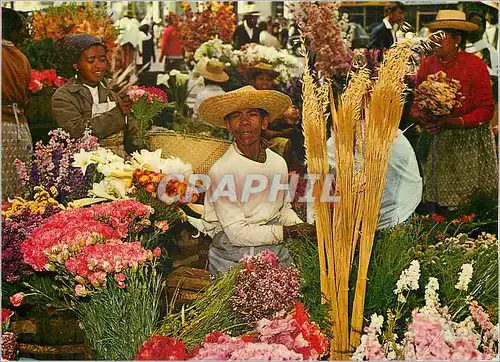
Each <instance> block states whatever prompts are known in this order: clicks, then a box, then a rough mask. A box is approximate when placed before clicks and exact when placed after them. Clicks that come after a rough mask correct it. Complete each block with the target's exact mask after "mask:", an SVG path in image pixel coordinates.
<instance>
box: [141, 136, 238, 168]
mask: <svg viewBox="0 0 500 362" xmlns="http://www.w3.org/2000/svg"><path fill="white" fill-rule="evenodd" d="M149 144H150V148H151V150H153V151H154V150H157V149H161V150H162V157H168V156H175V157H179V158H180V159H181V160H182V161H184V162H186V163H190V164H191V166H193V172H194V173H199V174H208V171H209V170H210V167H212V165H213V164H214V163H215V161H217V160H218V159H219V158H220V157H221V156H222V155H223V154H224V153H225V152H226V151H227V149H228V147H229V145H230V144H231V143H230V142H229V141H224V140H221V139H217V138H211V137H204V136H197V135H190V134H180V133H175V132H173V131H166V130H165V131H164V130H161V131H160V130H158V131H156V130H155V131H151V132H150V133H149Z"/></svg>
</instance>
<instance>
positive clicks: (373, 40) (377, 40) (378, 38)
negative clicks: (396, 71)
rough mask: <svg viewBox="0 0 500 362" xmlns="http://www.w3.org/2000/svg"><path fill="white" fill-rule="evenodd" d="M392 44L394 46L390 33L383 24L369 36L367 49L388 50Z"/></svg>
mask: <svg viewBox="0 0 500 362" xmlns="http://www.w3.org/2000/svg"><path fill="white" fill-rule="evenodd" d="M392 44H394V38H393V37H392V32H391V30H390V29H387V27H386V26H385V24H384V23H383V22H382V23H380V24H379V25H377V26H376V27H375V28H373V30H372V32H371V34H370V42H369V43H368V49H380V50H384V49H389V48H390V47H391V46H392Z"/></svg>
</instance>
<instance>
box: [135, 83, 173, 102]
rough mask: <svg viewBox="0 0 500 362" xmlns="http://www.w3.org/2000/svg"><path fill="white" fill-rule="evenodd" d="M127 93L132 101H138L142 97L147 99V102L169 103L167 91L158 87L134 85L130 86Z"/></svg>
mask: <svg viewBox="0 0 500 362" xmlns="http://www.w3.org/2000/svg"><path fill="white" fill-rule="evenodd" d="M127 95H128V96H129V97H130V99H131V100H132V102H137V101H138V100H140V99H141V98H142V99H144V100H146V102H147V103H150V104H151V103H154V102H155V101H156V102H160V103H167V93H165V92H164V91H162V90H161V89H160V88H156V87H144V86H136V85H133V86H131V87H129V88H128V91H127Z"/></svg>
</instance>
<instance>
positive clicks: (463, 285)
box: [455, 264, 474, 292]
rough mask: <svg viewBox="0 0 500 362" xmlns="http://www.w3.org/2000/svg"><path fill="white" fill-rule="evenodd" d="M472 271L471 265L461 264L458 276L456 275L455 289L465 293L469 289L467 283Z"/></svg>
mask: <svg viewBox="0 0 500 362" xmlns="http://www.w3.org/2000/svg"><path fill="white" fill-rule="evenodd" d="M473 271H474V269H473V268H472V264H463V265H462V267H461V270H460V274H459V275H458V283H457V284H455V289H458V290H463V291H464V292H466V291H467V289H468V288H469V283H470V281H471V279H472V273H473Z"/></svg>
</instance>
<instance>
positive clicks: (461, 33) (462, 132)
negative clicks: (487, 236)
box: [412, 10, 498, 208]
mask: <svg viewBox="0 0 500 362" xmlns="http://www.w3.org/2000/svg"><path fill="white" fill-rule="evenodd" d="M428 27H429V28H431V29H433V30H443V31H444V32H445V34H446V37H445V38H444V40H443V42H442V46H441V47H440V48H438V49H437V50H436V52H435V54H434V55H431V56H429V57H427V58H425V59H424V60H423V61H422V64H421V65H420V68H419V70H418V74H417V85H419V84H420V83H422V82H423V81H425V80H426V79H427V78H428V76H429V75H432V74H436V73H438V72H440V71H441V72H444V73H445V74H446V76H447V78H448V80H447V83H448V84H450V83H453V82H454V81H458V82H459V83H460V85H461V89H460V93H461V96H462V97H461V99H460V104H459V105H458V106H455V107H454V108H453V109H452V110H451V113H450V114H448V115H442V116H438V117H430V116H429V114H425V113H423V112H421V111H420V109H419V105H418V104H414V105H413V108H412V116H414V117H416V118H417V119H418V120H419V121H420V122H422V123H423V124H425V126H426V130H427V132H429V133H430V134H431V135H433V142H434V143H433V145H432V150H431V151H429V153H428V155H427V157H426V159H425V160H423V176H424V195H423V200H424V202H426V203H427V205H429V206H432V207H435V206H440V207H446V208H450V207H451V208H453V207H457V206H458V205H459V204H460V203H461V202H462V201H463V200H464V199H467V198H468V197H470V196H471V195H472V194H473V193H482V194H491V195H495V196H496V194H497V191H496V190H497V188H498V171H497V158H496V154H495V144H494V140H493V135H492V132H491V130H490V120H491V119H492V117H493V110H494V100H493V93H492V89H491V82H490V76H489V73H488V68H487V67H486V65H485V64H484V62H483V61H482V60H481V59H480V58H479V57H476V56H475V55H473V54H469V53H466V52H465V51H463V48H464V46H465V41H466V34H467V32H470V31H475V30H477V28H478V26H477V25H476V24H474V23H471V22H469V21H466V18H465V13H463V12H461V11H456V10H440V11H439V13H438V15H437V18H436V21H434V22H432V23H430V24H428ZM455 83H456V82H455ZM446 101H447V100H446V99H443V100H442V102H443V103H444V102H446Z"/></svg>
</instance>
